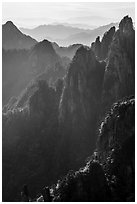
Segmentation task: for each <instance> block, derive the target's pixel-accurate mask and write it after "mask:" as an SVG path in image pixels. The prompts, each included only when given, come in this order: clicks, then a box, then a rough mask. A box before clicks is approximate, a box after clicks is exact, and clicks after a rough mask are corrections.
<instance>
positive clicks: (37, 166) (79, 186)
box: [2, 16, 135, 202]
mask: <svg viewBox="0 0 137 204" xmlns="http://www.w3.org/2000/svg"><path fill="white" fill-rule="evenodd" d="M111 26H112V27H111V28H110V27H108V30H107V32H106V30H105V29H106V28H104V30H105V31H104V32H105V33H104V34H103V36H102V38H101V37H99V36H98V34H97V35H96V37H95V41H94V42H93V41H90V45H91V46H90V47H88V46H84V45H81V44H75V45H72V46H70V47H68V48H62V47H60V46H58V44H56V43H51V42H49V41H48V40H44V41H42V42H39V43H36V44H35V45H34V46H33V47H32V48H31V49H29V50H27V51H26V50H20V51H17V50H16V52H17V53H18V54H17V56H15V58H13V56H14V54H13V56H12V55H11V53H12V52H15V50H9V51H5V50H3V59H4V60H3V63H4V64H6V63H7V64H8V65H6V66H4V65H3V71H4V72H3V74H4V77H5V78H4V81H3V83H5V84H4V86H6V85H7V86H8V87H12V86H11V85H12V83H13V82H14V84H15V87H16V86H17V87H18V86H19V85H18V81H17V82H16V79H19V83H20V82H21V81H22V82H23V79H25V80H26V79H27V77H28V76H31V77H30V78H29V79H28V82H30V81H31V83H29V85H27V83H28V82H27V83H26V82H25V85H24V90H23V91H21V90H20V91H18V97H12V98H11V99H10V100H9V102H5V106H4V107H3V128H2V131H3V137H2V142H3V152H2V157H3V166H2V168H3V192H2V193H3V201H23V197H21V195H20V192H21V190H22V186H23V185H24V183H26V184H28V186H29V189H30V191H29V196H30V198H31V200H32V201H37V200H39V198H40V197H41V198H42V199H44V194H43V191H44V192H45V190H44V189H43V187H44V186H49V190H50V194H51V200H52V201H59V202H60V201H61V202H70V201H73V202H75V201H86V202H87V201H90V202H93V201H95V202H96V201H98V202H103V201H105V202H107V201H111V202H114V201H129V202H131V201H134V200H135V184H134V182H135V181H134V178H135V165H134V162H135V151H134V145H135V141H134V140H135V118H134V116H135V110H134V105H135V100H134V95H135V30H134V27H133V22H132V19H131V18H130V17H128V16H125V17H124V18H123V19H122V20H121V21H120V23H119V25H118V29H116V28H114V26H113V25H111ZM101 32H102V31H101ZM100 35H102V34H100ZM69 50H71V52H70V53H71V54H70V53H69ZM8 52H9V53H8ZM57 53H60V56H59V54H57ZM65 53H66V54H65ZM22 55H23V56H24V59H23V57H22ZM65 55H66V56H65ZM9 56H10V57H9ZM19 56H20V58H19ZM67 56H68V57H69V58H68V57H67ZM8 57H9V58H10V59H11V61H13V62H12V63H10V60H9V59H8ZM66 58H67V59H66ZM7 59H8V60H7ZM21 59H22V65H21V66H20V62H21ZM68 59H69V60H68ZM23 62H25V63H26V62H27V63H28V65H27V66H26V65H25V66H24V67H23V68H22V66H23ZM14 63H18V64H17V66H16V69H15V70H14V67H15V66H14ZM11 64H12V66H13V68H12V69H11ZM5 67H7V68H5ZM25 67H26V70H25ZM4 69H5V70H4ZM24 70H25V72H24ZM28 71H29V74H28ZM20 72H21V75H20V77H18V75H19V74H20ZM26 73H27V74H26ZM16 74H17V75H16ZM12 75H13V77H11V76H12ZM14 75H16V77H15V78H14ZM41 75H42V76H41ZM46 77H47V78H46ZM11 78H12V80H11V81H12V82H11V83H9V81H10V79H11ZM49 79H51V80H49ZM51 81H52V82H54V83H50V82H51ZM8 83H9V84H8ZM23 83H24V82H23ZM6 90H7V89H6V88H5V90H4V91H3V93H4V94H6ZM9 93H11V91H9ZM11 96H13V94H11ZM11 96H10V97H11ZM8 97H9V96H8ZM10 97H9V98H10ZM7 101H8V99H7ZM85 160H86V161H85ZM87 160H88V161H87ZM85 163H86V164H85ZM81 167H83V168H81ZM68 172H69V173H68ZM42 189H43V190H42ZM45 194H46V192H45Z"/></svg>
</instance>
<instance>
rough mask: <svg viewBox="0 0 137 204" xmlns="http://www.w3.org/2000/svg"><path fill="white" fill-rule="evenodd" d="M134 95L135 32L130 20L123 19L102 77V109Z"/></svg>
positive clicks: (114, 38)
mask: <svg viewBox="0 0 137 204" xmlns="http://www.w3.org/2000/svg"><path fill="white" fill-rule="evenodd" d="M134 94H135V31H134V29H133V23H132V19H131V18H129V17H128V16H126V17H124V18H123V19H122V21H121V22H120V24H119V29H118V30H117V31H116V33H115V35H114V37H113V40H112V43H111V46H110V50H109V54H108V58H107V64H106V69H105V75H104V88H103V97H102V101H103V106H104V107H103V109H105V110H106V109H107V108H109V107H110V106H111V104H112V103H114V102H116V101H117V100H119V99H122V98H123V97H126V96H130V95H134Z"/></svg>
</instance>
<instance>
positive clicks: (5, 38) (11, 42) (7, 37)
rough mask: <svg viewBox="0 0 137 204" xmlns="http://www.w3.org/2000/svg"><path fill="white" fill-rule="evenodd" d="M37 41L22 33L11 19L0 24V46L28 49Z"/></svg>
mask: <svg viewBox="0 0 137 204" xmlns="http://www.w3.org/2000/svg"><path fill="white" fill-rule="evenodd" d="M36 43H37V41H36V40H35V39H33V38H31V37H30V36H28V35H25V34H23V33H22V32H21V31H20V30H19V29H18V28H17V27H16V26H15V25H14V24H13V22H11V21H7V22H6V23H5V24H4V25H2V47H3V48H4V49H6V50H8V49H30V48H31V47H32V46H34V45H35V44H36Z"/></svg>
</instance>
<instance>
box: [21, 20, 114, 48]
mask: <svg viewBox="0 0 137 204" xmlns="http://www.w3.org/2000/svg"><path fill="white" fill-rule="evenodd" d="M117 25H118V24H117V23H111V24H108V25H105V26H100V27H98V28H96V29H93V30H92V29H91V30H90V29H80V28H75V27H72V26H64V25H43V26H38V27H36V28H34V29H25V28H20V30H21V31H22V32H23V33H25V34H28V35H30V36H32V37H34V38H35V39H37V40H38V41H39V40H42V39H44V38H46V39H48V40H50V41H54V42H56V43H58V44H59V45H61V46H68V45H72V44H75V43H80V44H85V45H90V44H91V42H92V41H94V40H95V38H96V37H97V36H98V35H100V36H101V35H103V34H104V32H106V31H107V30H108V29H109V28H111V27H112V26H117Z"/></svg>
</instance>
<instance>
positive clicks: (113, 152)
mask: <svg viewBox="0 0 137 204" xmlns="http://www.w3.org/2000/svg"><path fill="white" fill-rule="evenodd" d="M134 200H135V100H134V97H131V98H129V99H125V100H121V101H119V102H118V103H116V104H114V105H113V106H112V108H111V110H110V111H109V113H108V114H107V115H106V116H105V119H104V121H103V122H102V124H101V127H100V133H99V137H98V144H97V149H96V152H94V154H93V155H92V156H91V158H90V161H89V162H87V164H86V166H85V167H84V168H81V169H79V171H76V172H73V171H70V172H69V173H68V174H67V175H66V176H65V177H64V178H63V179H61V180H59V181H58V182H57V185H56V186H55V187H54V188H53V201H60V202H63V201H64V202H74V201H77V202H80V201H83V202H84V201H85V202H86V201H88V202H89V201H90V202H93V201H94V202H95V201H98V202H103V201H106V202H107V201H111V202H116V201H123V202H124V201H132V202H133V201H134Z"/></svg>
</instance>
